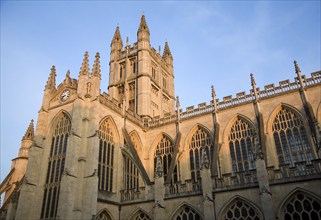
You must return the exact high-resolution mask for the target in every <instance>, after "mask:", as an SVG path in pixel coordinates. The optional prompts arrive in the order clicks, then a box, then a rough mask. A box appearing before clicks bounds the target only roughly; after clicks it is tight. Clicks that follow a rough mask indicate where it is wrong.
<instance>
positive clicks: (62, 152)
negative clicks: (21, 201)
mask: <svg viewBox="0 0 321 220" xmlns="http://www.w3.org/2000/svg"><path fill="white" fill-rule="evenodd" d="M70 132H71V118H70V116H69V114H67V113H66V112H65V111H60V112H58V114H57V115H56V116H55V117H54V118H53V120H52V122H51V126H50V131H49V139H50V138H51V144H50V153H49V159H48V167H47V174H46V182H45V185H44V195H43V200H42V208H41V219H51V218H55V217H56V215H57V209H58V199H59V191H60V182H61V176H62V173H63V171H64V168H65V159H66V152H67V145H68V139H69V136H70Z"/></svg>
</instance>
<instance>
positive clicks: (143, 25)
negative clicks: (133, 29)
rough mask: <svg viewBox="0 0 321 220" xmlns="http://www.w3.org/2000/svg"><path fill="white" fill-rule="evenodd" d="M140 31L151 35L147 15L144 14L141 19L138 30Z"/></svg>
mask: <svg viewBox="0 0 321 220" xmlns="http://www.w3.org/2000/svg"><path fill="white" fill-rule="evenodd" d="M140 31H145V32H147V33H148V34H149V28H148V25H147V22H146V19H145V15H144V14H143V15H142V17H141V18H140V24H139V28H138V32H140Z"/></svg>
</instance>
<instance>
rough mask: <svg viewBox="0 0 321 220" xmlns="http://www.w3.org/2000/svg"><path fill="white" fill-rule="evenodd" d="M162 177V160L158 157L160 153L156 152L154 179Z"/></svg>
mask: <svg viewBox="0 0 321 220" xmlns="http://www.w3.org/2000/svg"><path fill="white" fill-rule="evenodd" d="M162 176H163V164H162V158H161V156H160V153H159V152H157V158H156V167H155V177H162Z"/></svg>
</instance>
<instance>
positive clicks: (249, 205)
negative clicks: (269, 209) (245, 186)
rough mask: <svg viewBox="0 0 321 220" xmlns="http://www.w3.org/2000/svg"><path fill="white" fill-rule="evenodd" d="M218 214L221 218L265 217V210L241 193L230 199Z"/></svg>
mask: <svg viewBox="0 0 321 220" xmlns="http://www.w3.org/2000/svg"><path fill="white" fill-rule="evenodd" d="M218 216H219V217H218V219H220V220H223V219H224V220H225V219H226V220H229V219H235V220H241V219H253V220H260V219H264V216H263V212H262V211H261V210H260V208H259V207H258V206H257V205H256V204H255V203H253V202H251V201H250V200H248V199H246V198H244V197H242V196H239V195H236V196H233V197H232V198H231V199H229V200H228V201H227V202H226V203H225V205H224V206H223V208H222V209H221V210H220V211H219V212H218Z"/></svg>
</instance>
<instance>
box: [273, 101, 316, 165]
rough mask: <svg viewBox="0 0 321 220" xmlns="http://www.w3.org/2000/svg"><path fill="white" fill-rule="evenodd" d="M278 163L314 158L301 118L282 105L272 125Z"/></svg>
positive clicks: (292, 163) (291, 162) (308, 161)
mask: <svg viewBox="0 0 321 220" xmlns="http://www.w3.org/2000/svg"><path fill="white" fill-rule="evenodd" d="M272 131H273V137H274V141H275V147H276V152H277V155H278V159H279V164H280V165H285V164H289V165H292V166H294V163H295V162H301V161H307V163H311V160H312V159H314V156H313V153H312V149H311V146H310V144H309V142H308V138H307V134H306V131H305V128H304V125H303V122H302V120H301V119H300V118H299V117H298V115H297V114H295V113H294V112H293V111H291V110H289V109H288V108H284V107H282V109H281V110H280V111H279V113H278V114H277V115H276V117H275V119H274V121H273V125H272Z"/></svg>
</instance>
